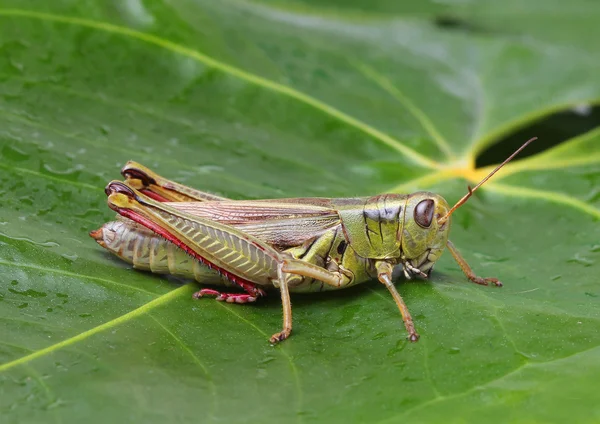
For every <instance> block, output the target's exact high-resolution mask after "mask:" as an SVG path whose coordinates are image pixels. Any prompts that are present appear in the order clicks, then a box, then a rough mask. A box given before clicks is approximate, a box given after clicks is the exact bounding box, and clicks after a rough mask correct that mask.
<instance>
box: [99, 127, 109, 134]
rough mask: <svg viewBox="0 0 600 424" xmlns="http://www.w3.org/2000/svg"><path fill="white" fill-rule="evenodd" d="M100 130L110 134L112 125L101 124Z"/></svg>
mask: <svg viewBox="0 0 600 424" xmlns="http://www.w3.org/2000/svg"><path fill="white" fill-rule="evenodd" d="M100 132H101V133H102V134H105V135H108V134H110V127H109V126H108V125H101V126H100Z"/></svg>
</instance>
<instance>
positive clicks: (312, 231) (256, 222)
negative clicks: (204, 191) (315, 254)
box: [168, 198, 341, 249]
mask: <svg viewBox="0 0 600 424" xmlns="http://www.w3.org/2000/svg"><path fill="white" fill-rule="evenodd" d="M168 205H169V206H171V207H172V208H174V209H177V210H179V211H182V212H186V213H188V214H190V215H194V216H197V217H200V218H205V219H208V220H211V221H216V222H219V223H222V224H226V225H231V226H232V227H235V228H237V229H239V230H240V231H243V232H244V233H246V234H251V235H253V236H254V237H257V238H259V239H261V240H263V241H265V242H266V243H268V244H270V245H273V246H276V247H278V248H280V249H284V248H288V247H294V246H298V245H301V244H302V243H304V242H305V241H307V240H310V239H312V238H315V237H319V236H320V235H322V234H323V233H325V232H327V231H331V230H333V229H336V228H337V227H339V226H340V225H341V219H340V216H339V214H338V213H337V211H336V210H335V209H334V208H333V207H332V205H331V203H330V201H329V199H323V198H298V199H273V200H233V201H219V202H174V203H168Z"/></svg>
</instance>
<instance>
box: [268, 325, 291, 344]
mask: <svg viewBox="0 0 600 424" xmlns="http://www.w3.org/2000/svg"><path fill="white" fill-rule="evenodd" d="M290 334H292V330H291V329H289V330H283V331H280V332H279V333H275V334H273V335H272V336H271V338H270V339H269V342H270V343H271V344H273V345H275V344H277V343H279V342H282V341H284V340H285V339H287V338H288V337H290Z"/></svg>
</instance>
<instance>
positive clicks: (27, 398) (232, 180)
mask: <svg viewBox="0 0 600 424" xmlns="http://www.w3.org/2000/svg"><path fill="white" fill-rule="evenodd" d="M454 3H456V4H454ZM364 4H367V3H366V2H357V1H344V2H342V1H334V0H328V1H314V0H313V1H309V0H306V1H304V2H300V1H291V0H290V1H284V0H273V1H264V2H253V1H234V0H227V1H219V2H216V1H213V0H205V1H201V0H171V1H166V0H162V1H161V0H152V1H143V2H142V1H133V0H132V1H117V0H115V1H92V0H86V1H71V0H54V1H47V2H38V1H27V0H19V1H17V0H14V1H11V0H2V1H0V48H1V49H2V54H1V55H0V80H1V82H2V83H1V84H0V120H1V125H0V183H1V185H0V187H1V188H0V193H1V194H2V196H1V198H2V202H1V204H0V271H1V274H0V275H2V277H1V278H0V320H1V321H2V328H3V331H2V335H1V337H0V363H1V365H0V394H1V396H0V413H1V414H2V416H3V419H6V420H7V421H8V422H57V423H60V422H81V421H82V420H84V419H85V420H86V421H87V422H109V421H110V420H114V421H117V422H190V421H193V420H194V421H196V420H198V421H201V422H271V421H272V422H281V421H283V420H285V421H286V422H287V421H291V422H295V421H297V422H348V421H349V422H376V423H394V422H440V421H441V420H444V421H446V422H464V421H475V422H482V421H484V420H487V421H488V422H507V421H511V422H567V421H568V422H593V421H598V420H600V407H599V406H598V402H597V390H596V387H597V380H598V378H599V377H600V331H599V328H600V326H599V324H600V312H599V311H600V309H599V307H600V304H599V302H600V289H599V286H598V277H597V275H598V272H597V269H598V261H599V260H600V227H599V225H598V220H599V219H600V194H599V187H600V131H598V130H592V131H591V132H589V133H586V134H584V135H582V136H579V137H576V138H574V139H572V140H568V141H566V142H565V143H563V144H561V145H559V146H557V147H554V148H552V149H549V150H546V151H544V152H542V153H539V154H536V155H533V156H530V157H528V158H526V159H523V160H520V161H517V162H514V163H512V164H510V165H508V166H507V167H506V168H505V169H504V170H503V171H502V172H501V173H499V174H498V175H497V177H495V179H494V180H493V181H491V182H490V183H488V184H487V185H486V186H485V189H482V190H481V192H478V195H477V196H476V197H475V198H474V199H472V200H471V201H470V202H469V203H468V204H467V205H465V206H464V207H463V208H462V209H461V210H460V211H459V212H457V213H456V215H455V218H454V223H453V229H452V233H451V238H452V240H453V241H454V243H455V244H456V245H457V246H459V248H460V249H461V251H462V252H463V254H464V255H465V257H466V258H467V260H468V261H469V262H470V264H471V265H472V266H473V268H474V269H475V270H476V271H477V272H478V273H480V274H482V275H485V276H497V277H499V278H501V279H502V281H504V283H505V286H504V287H503V288H502V289H493V288H486V287H478V286H475V285H473V284H470V283H468V282H466V281H465V278H464V276H463V275H462V273H461V271H460V269H459V268H458V266H457V265H456V264H455V263H454V262H453V261H452V258H451V257H450V255H449V254H446V255H444V256H443V257H442V259H441V260H440V262H439V263H438V265H437V267H436V272H434V274H433V275H432V278H431V280H430V281H427V282H422V281H413V282H404V281H403V280H400V281H398V287H399V290H400V292H401V293H402V295H403V297H404V299H405V300H406V302H407V304H408V306H409V309H410V310H411V312H412V314H413V317H414V319H415V321H416V326H417V329H418V331H419V332H420V334H421V340H420V341H419V343H416V344H411V343H409V342H407V341H406V340H405V332H404V328H403V326H402V321H401V319H400V317H399V314H398V312H397V310H396V307H395V305H394V303H393V301H392V299H391V298H390V296H389V295H388V293H387V292H386V290H385V288H384V287H382V286H380V285H378V284H377V283H375V282H373V283H370V284H364V285H362V286H359V287H356V288H354V289H348V290H344V291H340V292H334V293H327V294H323V295H304V296H303V295H298V296H295V297H294V298H293V302H294V336H293V337H292V338H291V339H290V340H288V341H286V342H285V343H283V344H282V345H280V346H277V347H272V346H270V345H269V344H268V342H267V340H268V337H269V336H270V335H271V334H272V333H273V332H275V331H278V329H279V328H280V325H281V311H280V303H279V300H278V298H277V297H278V296H277V295H274V296H270V297H269V298H268V299H267V300H266V301H264V302H260V303H258V304H256V305H249V306H239V305H229V304H221V303H218V302H214V301H211V300H202V301H195V300H193V299H192V298H191V294H192V293H193V291H194V290H195V289H196V287H197V286H196V285H195V284H193V283H188V284H184V285H181V284H179V283H178V282H176V281H173V280H171V279H167V278H164V277H161V276H154V275H150V274H147V273H142V272H137V271H134V270H132V269H130V267H129V266H127V265H126V264H123V263H121V262H120V261H118V260H116V259H115V258H113V257H111V256H110V255H108V254H107V253H105V252H104V251H103V250H102V249H101V248H100V247H99V246H97V245H96V244H95V243H94V242H93V240H92V239H90V238H89V237H88V235H87V233H88V232H89V231H90V230H92V229H95V228H97V227H98V226H100V225H101V224H102V223H103V222H106V221H108V220H111V219H112V217H113V213H112V212H111V211H110V210H109V209H108V208H107V207H106V199H105V195H104V193H103V188H104V186H105V184H106V183H107V182H108V181H110V180H111V179H114V178H119V174H118V170H119V169H120V167H121V166H122V165H123V164H124V163H125V162H126V161H127V160H130V159H133V160H136V161H139V162H141V163H143V164H145V165H147V166H149V167H151V168H154V169H156V170H157V171H158V172H159V173H161V174H162V175H165V176H167V177H169V178H172V179H174V180H177V181H180V182H182V183H185V184H188V185H192V186H195V187H197V188H199V189H202V190H207V191H212V192H215V193H218V194H221V195H224V196H227V197H231V198H236V199H254V198H276V197H296V196H327V197H343V196H357V195H372V194H376V193H380V192H409V191H414V190H417V189H426V190H430V191H435V192H439V193H440V194H442V195H444V196H445V197H446V198H447V199H448V201H449V202H453V201H455V200H457V199H458V198H460V196H462V195H463V194H464V191H465V189H466V184H467V183H471V184H472V183H473V182H476V181H477V180H478V179H480V178H481V177H482V176H484V175H485V174H486V173H487V172H488V171H489V169H474V159H475V157H476V156H477V155H478V154H479V153H480V152H482V151H483V150H484V149H485V148H486V147H488V146H490V145H492V144H494V143H496V142H497V141H498V140H499V139H500V138H501V137H502V136H503V135H505V134H507V133H509V132H512V131H515V130H516V129H518V128H520V127H522V126H524V125H527V124H529V123H532V122H533V121H534V120H536V119H539V118H541V117H544V116H547V115H549V114H551V113H552V112H554V111H558V110H565V109H569V108H571V107H575V106H578V105H581V104H589V103H597V100H598V99H599V98H600V85H599V84H598V79H597V69H598V67H599V65H600V55H599V54H598V53H599V51H598V46H597V43H595V42H593V40H597V39H598V37H597V36H598V28H597V25H596V24H595V22H598V19H600V5H596V4H595V3H592V2H588V1H584V0H575V1H573V2H569V4H567V3H564V2H555V1H551V2H546V1H541V0H540V1H533V2H528V3H527V4H526V5H524V4H523V3H522V2H519V1H517V0H512V1H509V2H508V3H502V6H500V3H497V2H491V1H486V2H477V3H475V2H398V1H391V0H388V1H385V0H380V1H373V2H369V4H370V6H369V7H368V8H367V7H366V6H364ZM543 142H544V140H543V139H541V140H539V141H538V142H537V143H543ZM502 159H503V158H498V162H500V161H501V160H502Z"/></svg>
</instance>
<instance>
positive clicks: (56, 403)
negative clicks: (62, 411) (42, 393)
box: [46, 398, 67, 409]
mask: <svg viewBox="0 0 600 424" xmlns="http://www.w3.org/2000/svg"><path fill="white" fill-rule="evenodd" d="M66 404H67V402H66V401H64V400H62V399H60V398H59V399H56V400H55V401H54V402H51V403H49V404H48V405H47V406H46V409H56V408H60V407H61V406H64V405H66Z"/></svg>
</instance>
